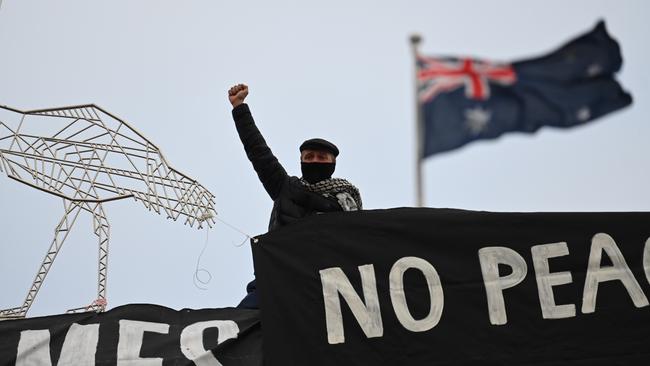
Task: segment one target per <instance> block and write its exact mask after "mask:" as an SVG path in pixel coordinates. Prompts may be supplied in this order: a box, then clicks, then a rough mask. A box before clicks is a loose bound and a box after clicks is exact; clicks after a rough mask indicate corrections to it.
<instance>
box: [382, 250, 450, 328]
mask: <svg viewBox="0 0 650 366" xmlns="http://www.w3.org/2000/svg"><path fill="white" fill-rule="evenodd" d="M411 268H414V269H417V270H419V271H420V272H422V274H423V275H424V278H425V279H426V281H427V287H428V289H429V296H430V300H431V307H430V309H429V314H428V315H427V316H426V317H424V318H423V319H420V320H416V319H414V318H413V315H411V312H410V311H409V308H408V305H407V304H406V294H405V293H404V273H405V272H406V271H407V270H408V269H411ZM389 283H390V300H391V302H392V303H393V309H394V310H395V315H396V316H397V319H398V320H399V322H400V323H401V324H402V325H403V326H404V328H406V329H408V330H410V331H412V332H425V331H427V330H429V329H431V328H433V327H435V326H436V325H437V324H438V322H439V321H440V317H441V316H442V308H443V306H444V296H443V292H442V285H441V284H440V277H439V276H438V272H436V269H435V268H434V267H433V266H432V265H431V263H429V262H427V261H425V260H424V259H422V258H417V257H404V258H401V259H400V260H398V261H397V262H395V264H394V265H393V268H391V270H390V275H389Z"/></svg>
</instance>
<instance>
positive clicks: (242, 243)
mask: <svg viewBox="0 0 650 366" xmlns="http://www.w3.org/2000/svg"><path fill="white" fill-rule="evenodd" d="M214 218H215V219H217V220H219V221H221V223H223V224H224V225H226V226H228V227H229V228H231V229H233V230H235V231H236V232H238V233H240V234H242V235H244V236H246V239H244V241H242V242H241V244H239V245H235V246H236V247H241V246H242V245H244V243H245V242H246V240H252V241H253V243H255V244H257V242H258V241H259V240H258V239H257V238H256V237H254V236H251V235H248V234H246V233H245V232H243V231H242V230H241V229H239V228H238V227H236V226H234V225H232V224H230V223H228V222H226V221H224V220H223V219H221V218H220V217H219V215H216V216H215V217H214Z"/></svg>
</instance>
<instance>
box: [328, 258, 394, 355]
mask: <svg viewBox="0 0 650 366" xmlns="http://www.w3.org/2000/svg"><path fill="white" fill-rule="evenodd" d="M319 273H320V278H321V284H322V286H323V298H324V300H325V322H326V325H327V342H328V343H329V344H338V343H344V342H345V334H344V331H343V315H342V314H341V302H340V299H339V294H341V296H343V299H344V300H345V301H346V303H347V304H348V306H349V307H350V310H352V314H354V317H355V319H356V320H357V322H358V323H359V325H360V326H361V329H362V330H363V332H364V333H365V335H366V337H368V338H373V337H381V336H382V335H383V334H384V326H383V323H382V320H381V312H380V309H379V297H378V296H377V281H376V280H375V269H374V267H373V265H372V264H367V265H364V266H359V273H360V274H361V287H362V288H363V297H364V299H365V304H364V302H363V301H362V300H361V298H360V297H359V294H357V293H356V291H355V290H354V287H352V284H351V283H350V280H349V279H348V278H347V277H346V276H345V273H343V270H341V268H339V267H333V268H327V269H323V270H320V271H319Z"/></svg>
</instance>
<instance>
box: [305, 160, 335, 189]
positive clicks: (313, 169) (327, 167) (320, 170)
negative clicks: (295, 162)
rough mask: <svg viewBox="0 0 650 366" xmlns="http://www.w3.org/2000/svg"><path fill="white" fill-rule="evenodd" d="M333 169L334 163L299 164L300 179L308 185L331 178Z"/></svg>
mask: <svg viewBox="0 0 650 366" xmlns="http://www.w3.org/2000/svg"><path fill="white" fill-rule="evenodd" d="M335 167H336V163H300V169H301V170H302V178H303V179H304V180H306V181H307V182H309V183H310V184H315V183H318V182H320V181H321V180H324V179H329V178H331V177H332V174H334V168H335Z"/></svg>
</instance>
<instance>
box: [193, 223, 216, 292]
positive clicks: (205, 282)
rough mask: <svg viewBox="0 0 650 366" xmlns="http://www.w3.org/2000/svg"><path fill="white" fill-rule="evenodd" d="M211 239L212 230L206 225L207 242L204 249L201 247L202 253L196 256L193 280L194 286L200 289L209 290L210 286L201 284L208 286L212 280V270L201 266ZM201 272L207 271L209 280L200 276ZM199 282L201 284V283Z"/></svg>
mask: <svg viewBox="0 0 650 366" xmlns="http://www.w3.org/2000/svg"><path fill="white" fill-rule="evenodd" d="M209 239H210V230H208V227H207V226H206V228H205V243H203V249H201V253H200V254H199V256H198V258H196V267H195V268H194V277H193V278H192V282H194V287H196V288H198V289H199V290H204V291H205V290H207V289H208V288H207V287H203V286H201V285H205V286H207V285H208V284H209V283H210V281H212V273H210V271H208V270H207V269H205V268H201V267H200V265H201V258H202V257H203V253H204V252H205V250H206V249H207V247H208V241H209ZM201 273H205V274H206V275H208V279H207V280H204V279H201V277H200V276H199V274H201ZM199 283H200V284H201V285H199Z"/></svg>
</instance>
